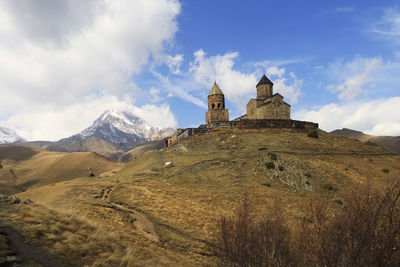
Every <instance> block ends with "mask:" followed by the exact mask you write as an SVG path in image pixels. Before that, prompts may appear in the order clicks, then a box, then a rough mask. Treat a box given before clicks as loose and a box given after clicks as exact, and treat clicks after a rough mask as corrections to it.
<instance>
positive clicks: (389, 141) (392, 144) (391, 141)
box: [331, 128, 400, 154]
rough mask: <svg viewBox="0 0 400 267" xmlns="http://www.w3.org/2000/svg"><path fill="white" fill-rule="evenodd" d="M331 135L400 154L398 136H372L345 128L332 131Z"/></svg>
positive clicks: (399, 138) (399, 137) (399, 139)
mask: <svg viewBox="0 0 400 267" xmlns="http://www.w3.org/2000/svg"><path fill="white" fill-rule="evenodd" d="M331 134H333V135H337V136H346V137H350V138H354V139H357V140H359V141H361V142H364V143H365V142H371V143H374V144H377V145H379V146H383V147H386V148H388V149H390V150H392V151H394V152H396V153H399V154H400V136H374V135H369V134H364V133H363V132H360V131H355V130H351V129H347V128H343V129H340V130H334V131H332V132H331Z"/></svg>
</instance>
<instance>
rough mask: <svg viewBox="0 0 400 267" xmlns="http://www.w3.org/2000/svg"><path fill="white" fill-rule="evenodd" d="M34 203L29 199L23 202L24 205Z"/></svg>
mask: <svg viewBox="0 0 400 267" xmlns="http://www.w3.org/2000/svg"><path fill="white" fill-rule="evenodd" d="M32 202H33V201H32V200H30V199H29V198H27V199H25V200H24V201H22V203H23V204H31V203H32Z"/></svg>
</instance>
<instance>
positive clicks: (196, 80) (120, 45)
mask: <svg viewBox="0 0 400 267" xmlns="http://www.w3.org/2000/svg"><path fill="white" fill-rule="evenodd" d="M263 73H266V74H267V76H269V77H270V79H271V80H272V81H273V82H274V89H275V91H276V92H279V93H281V94H282V95H283V96H284V97H285V100H286V101H287V102H288V103H290V104H291V105H292V117H293V118H294V119H298V120H308V121H314V122H318V123H319V124H320V127H321V128H322V129H323V130H326V131H331V130H334V129H337V128H343V127H346V128H352V129H356V130H361V131H364V132H366V133H370V134H374V135H400V1H398V0H397V1H394V0H393V1H391V0H388V1H376V0H373V1H367V0H360V1H344V0H343V1H340V0H337V1H330V0H329V1H328V0H322V1H321V0H315V1H311V0H310V1H297V0H291V1H289V0H282V1H265V0H264V1H263V0H259V1H256V0H248V1H240V0H219V1H215V0H202V1H190V0H181V1H178V0H85V1H81V0H64V1H53V0H9V1H7V0H4V1H0V126H6V127H9V128H11V129H13V130H15V131H16V132H17V133H18V134H20V135H21V136H22V137H24V138H26V139H28V140H57V139H60V138H64V137H68V136H70V135H72V134H75V133H77V132H79V131H81V130H83V129H84V128H86V127H88V126H89V125H90V124H91V123H92V122H93V121H94V120H95V119H96V118H97V117H98V116H99V115H100V114H101V113H102V112H103V111H105V110H109V109H114V110H130V111H132V112H133V113H135V114H136V115H138V116H140V117H142V118H143V119H145V120H146V121H148V122H149V123H150V124H153V125H154V126H160V127H167V126H170V127H189V126H196V125H199V124H201V123H204V121H205V112H206V108H207V105H206V99H207V95H208V92H209V90H210V89H211V86H212V84H213V82H214V80H216V81H217V83H218V84H219V85H220V87H221V89H222V91H223V92H224V93H225V95H226V99H227V107H228V108H229V111H230V118H231V119H233V118H235V117H238V116H240V115H242V114H244V113H245V112H246V111H245V107H246V103H247V101H248V100H249V98H251V97H255V95H256V90H255V85H256V84H257V82H258V80H259V79H260V78H261V76H262V74H263Z"/></svg>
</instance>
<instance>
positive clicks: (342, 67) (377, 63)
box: [328, 57, 383, 101]
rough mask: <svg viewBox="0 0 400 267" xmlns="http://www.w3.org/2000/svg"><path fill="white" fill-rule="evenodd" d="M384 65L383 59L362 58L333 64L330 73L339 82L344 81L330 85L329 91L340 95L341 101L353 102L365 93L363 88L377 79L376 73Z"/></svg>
mask: <svg viewBox="0 0 400 267" xmlns="http://www.w3.org/2000/svg"><path fill="white" fill-rule="evenodd" d="M382 64H383V62H382V59H381V58H372V59H368V58H360V57H358V58H356V59H355V60H353V61H351V62H347V63H345V64H343V63H341V62H336V63H333V64H331V66H330V69H329V70H328V71H329V72H331V74H332V76H333V77H335V78H337V79H338V80H339V81H340V80H344V81H343V82H341V83H339V84H330V85H328V89H329V90H331V91H332V92H337V93H339V95H338V97H339V99H340V100H345V101H351V100H353V99H354V98H356V97H357V96H359V95H361V94H363V93H365V91H364V88H363V87H364V86H365V85H366V84H368V83H369V82H371V81H373V79H375V77H374V75H375V71H377V70H378V69H379V68H381V67H382Z"/></svg>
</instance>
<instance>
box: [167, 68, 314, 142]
mask: <svg viewBox="0 0 400 267" xmlns="http://www.w3.org/2000/svg"><path fill="white" fill-rule="evenodd" d="M256 89H257V98H255V99H250V101H249V102H248V104H247V107H246V108H247V114H244V115H243V116H241V117H239V118H237V119H234V120H232V121H230V120H229V111H228V109H225V96H224V94H223V93H222V90H221V88H219V86H218V85H217V83H216V82H214V84H213V86H212V88H211V91H210V93H209V95H208V111H207V112H206V124H202V125H200V126H199V127H197V128H186V129H178V130H177V132H176V134H175V135H174V136H173V137H171V138H166V139H164V147H168V146H170V145H173V144H175V143H177V142H179V140H180V139H182V138H184V137H186V136H192V135H200V134H204V133H208V132H210V131H213V130H216V129H233V128H237V129H264V128H275V129H277V128H278V129H282V128H287V129H297V130H308V129H318V123H314V122H308V121H296V120H292V119H290V105H289V104H288V103H286V102H285V101H283V96H282V95H280V94H279V93H276V94H274V93H273V83H272V82H271V80H270V79H268V77H267V76H265V75H263V77H262V78H261V80H260V81H259V82H258V84H257V86H256Z"/></svg>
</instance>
